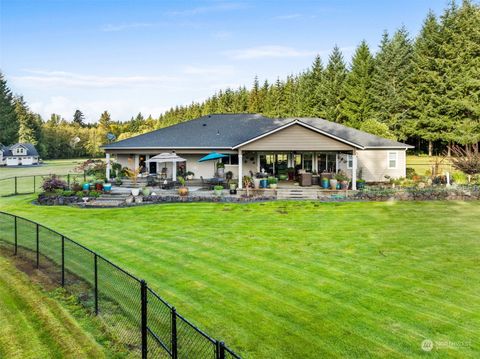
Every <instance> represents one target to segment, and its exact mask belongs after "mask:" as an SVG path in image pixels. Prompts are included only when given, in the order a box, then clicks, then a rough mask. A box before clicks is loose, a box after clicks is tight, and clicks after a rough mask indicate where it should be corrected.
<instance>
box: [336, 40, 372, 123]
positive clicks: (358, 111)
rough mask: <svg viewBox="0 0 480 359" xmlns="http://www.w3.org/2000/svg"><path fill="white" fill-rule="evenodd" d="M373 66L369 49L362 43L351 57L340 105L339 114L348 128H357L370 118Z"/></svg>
mask: <svg viewBox="0 0 480 359" xmlns="http://www.w3.org/2000/svg"><path fill="white" fill-rule="evenodd" d="M373 66H374V62H373V56H372V54H371V53H370V49H369V48H368V45H367V43H366V42H365V41H362V42H361V43H360V45H359V46H358V47H357V50H356V51H355V54H354V55H353V58H352V66H351V69H350V72H349V73H348V75H347V79H346V81H345V87H344V90H345V99H344V100H343V102H342V103H341V112H342V114H343V116H344V117H345V118H346V123H347V124H348V125H349V126H352V127H355V128H359V127H360V126H361V124H362V123H363V122H364V121H365V120H367V119H369V118H372V114H373V111H372V106H373V99H372V95H371V86H372V75H373Z"/></svg>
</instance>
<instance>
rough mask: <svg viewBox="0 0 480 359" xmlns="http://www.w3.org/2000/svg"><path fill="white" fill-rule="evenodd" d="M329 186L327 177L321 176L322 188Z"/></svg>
mask: <svg viewBox="0 0 480 359" xmlns="http://www.w3.org/2000/svg"><path fill="white" fill-rule="evenodd" d="M329 186H330V183H329V179H328V178H322V188H324V189H328V187H329Z"/></svg>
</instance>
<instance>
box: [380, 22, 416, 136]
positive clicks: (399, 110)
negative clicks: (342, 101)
mask: <svg viewBox="0 0 480 359" xmlns="http://www.w3.org/2000/svg"><path fill="white" fill-rule="evenodd" d="M412 51H413V49H412V43H411V40H410V39H409V36H408V32H407V30H406V29H405V28H404V27H402V28H400V29H399V30H397V31H396V32H395V34H394V35H393V37H392V39H389V36H388V34H387V33H386V32H385V33H384V34H383V37H382V42H381V45H380V51H379V52H378V54H377V56H376V58H375V70H374V72H373V81H372V95H373V99H374V108H375V118H376V119H377V120H379V121H381V122H384V123H386V124H387V125H388V127H389V128H390V129H391V130H393V131H394V132H395V134H396V135H397V137H399V138H401V139H405V138H406V134H405V133H403V131H402V130H403V125H404V122H405V120H406V119H407V110H408V105H407V102H408V101H407V98H406V97H407V90H406V88H407V86H406V85H407V84H408V83H409V81H410V76H411V73H412Z"/></svg>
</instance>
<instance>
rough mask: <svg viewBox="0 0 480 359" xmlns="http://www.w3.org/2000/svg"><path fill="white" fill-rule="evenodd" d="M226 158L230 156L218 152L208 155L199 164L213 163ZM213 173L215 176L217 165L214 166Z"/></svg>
mask: <svg viewBox="0 0 480 359" xmlns="http://www.w3.org/2000/svg"><path fill="white" fill-rule="evenodd" d="M224 157H228V155H223V154H221V153H218V152H210V153H209V154H208V155H206V156H204V157H202V158H200V159H199V160H198V162H205V161H213V160H218V159H220V158H224ZM213 173H214V174H215V164H213Z"/></svg>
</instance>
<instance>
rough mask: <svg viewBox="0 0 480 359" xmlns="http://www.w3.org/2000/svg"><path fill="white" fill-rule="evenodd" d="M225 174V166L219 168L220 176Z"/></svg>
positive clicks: (218, 173)
mask: <svg viewBox="0 0 480 359" xmlns="http://www.w3.org/2000/svg"><path fill="white" fill-rule="evenodd" d="M224 174H225V168H223V167H219V168H217V175H218V177H223V175H224Z"/></svg>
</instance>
